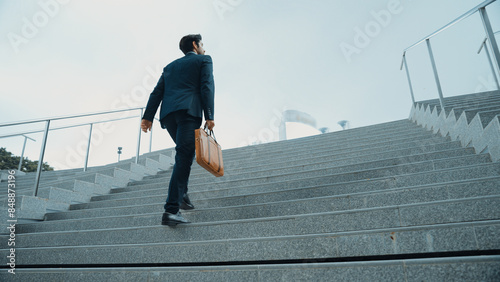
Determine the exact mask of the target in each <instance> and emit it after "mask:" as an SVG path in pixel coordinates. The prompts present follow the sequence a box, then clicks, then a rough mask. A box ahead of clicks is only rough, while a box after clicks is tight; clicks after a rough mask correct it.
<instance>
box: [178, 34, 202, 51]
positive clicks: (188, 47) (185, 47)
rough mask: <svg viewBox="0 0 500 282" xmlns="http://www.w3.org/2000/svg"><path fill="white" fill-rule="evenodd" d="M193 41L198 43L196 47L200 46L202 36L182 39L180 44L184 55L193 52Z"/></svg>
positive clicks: (192, 35)
mask: <svg viewBox="0 0 500 282" xmlns="http://www.w3.org/2000/svg"><path fill="white" fill-rule="evenodd" d="M193 41H194V42H196V46H200V41H201V35H199V34H189V35H186V36H184V37H183V38H181V42H179V48H180V49H181V51H182V53H184V54H186V53H187V52H189V51H193Z"/></svg>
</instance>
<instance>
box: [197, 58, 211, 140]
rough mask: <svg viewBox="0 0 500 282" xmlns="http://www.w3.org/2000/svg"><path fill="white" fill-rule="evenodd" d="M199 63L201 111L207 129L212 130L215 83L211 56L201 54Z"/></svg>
mask: <svg viewBox="0 0 500 282" xmlns="http://www.w3.org/2000/svg"><path fill="white" fill-rule="evenodd" d="M203 57H204V58H203V62H202V63H201V77H200V79H201V81H200V83H201V103H202V105H203V113H204V115H205V120H206V121H207V123H206V125H207V127H208V129H210V130H212V128H213V127H214V126H215V123H214V97H215V84H214V76H213V64H212V57H210V56H208V55H206V56H203Z"/></svg>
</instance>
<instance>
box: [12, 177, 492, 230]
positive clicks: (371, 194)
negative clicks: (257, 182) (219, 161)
mask: <svg viewBox="0 0 500 282" xmlns="http://www.w3.org/2000/svg"><path fill="white" fill-rule="evenodd" d="M347 192H348V193H343V191H338V190H335V189H331V188H326V187H324V188H322V189H320V188H316V187H309V188H300V189H290V190H285V191H280V192H274V193H258V194H251V195H242V196H236V197H222V198H208V199H198V200H196V201H193V203H194V204H195V206H196V210H192V211H188V212H185V214H186V216H187V217H189V218H190V220H192V221H193V222H208V221H213V220H222V219H226V220H237V219H249V218H257V217H262V216H275V215H294V214H300V213H317V212H331V211H346V210H353V209H366V208H375V207H384V206H394V205H403V204H415V203H425V202H432V201H443V200H454V199H464V198H470V197H482V196H494V195H497V196H500V177H494V178H487V179H474V180H470V181H460V182H449V183H443V184H432V185H424V186H416V187H402V188H394V189H386V190H375V191H373V190H361V191H357V192H354V191H347ZM165 197H166V195H160V196H154V199H155V200H156V203H153V204H151V203H149V201H144V200H149V199H150V198H153V197H144V198H136V199H124V200H122V201H120V200H116V201H102V205H99V206H93V207H89V208H92V209H101V211H102V212H101V213H100V214H101V216H100V217H98V216H94V217H89V216H88V215H87V214H85V212H82V213H79V214H80V215H81V217H80V218H74V219H69V220H51V221H46V222H40V223H29V224H20V225H18V226H17V232H18V233H34V232H55V231H70V230H86V229H103V228H125V227H140V226H154V225H157V224H158V222H159V220H160V218H161V215H162V213H163V211H162V206H163V202H162V200H161V199H162V198H163V201H164V198H165ZM97 203H101V202H97ZM119 207H121V208H127V209H129V210H132V209H133V210H135V213H133V214H130V215H115V216H113V215H112V214H116V209H115V211H109V212H107V211H108V210H112V209H113V208H119ZM297 207H298V208H297ZM146 212H150V213H146ZM141 213H142V214H141Z"/></svg>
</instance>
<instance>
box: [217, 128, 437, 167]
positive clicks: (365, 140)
mask: <svg viewBox="0 0 500 282" xmlns="http://www.w3.org/2000/svg"><path fill="white" fill-rule="evenodd" d="M414 126H415V128H412V129H409V130H405V131H390V132H377V133H373V134H369V135H367V136H363V137H351V136H345V137H341V138H340V137H338V136H336V135H331V136H330V135H329V133H327V134H322V135H319V136H317V137H316V138H315V139H312V140H307V141H304V140H301V139H302V138H299V139H294V140H286V141H280V142H275V143H267V144H262V145H255V146H248V147H243V148H241V149H240V150H227V151H226V150H225V151H224V153H225V157H227V159H228V160H231V159H234V158H240V157H241V156H242V155H252V154H254V153H255V151H258V152H262V153H263V154H267V153H276V152H280V151H293V150H294V149H295V148H301V150H309V149H313V148H317V147H322V148H332V144H337V146H336V147H338V148H341V147H345V146H348V147H355V146H361V145H366V144H370V143H381V142H387V141H396V140H402V139H410V137H411V136H415V137H418V138H426V137H427V138H432V137H437V136H435V135H432V134H430V133H429V132H426V131H425V130H424V129H423V128H421V127H418V126H416V125H414ZM313 137H314V136H313ZM334 137H336V138H334ZM309 138H310V137H305V138H304V139H309ZM295 140H300V142H291V141H295ZM288 141H290V142H288ZM265 145H267V146H265ZM271 145H272V146H271Z"/></svg>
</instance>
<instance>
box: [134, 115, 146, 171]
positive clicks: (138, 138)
mask: <svg viewBox="0 0 500 282" xmlns="http://www.w3.org/2000/svg"><path fill="white" fill-rule="evenodd" d="M143 112H144V109H143V108H141V114H140V115H139V134H138V137H137V153H136V155H135V163H136V164H138V163H139V152H140V150H141V131H142V129H141V123H142V114H143Z"/></svg>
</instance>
